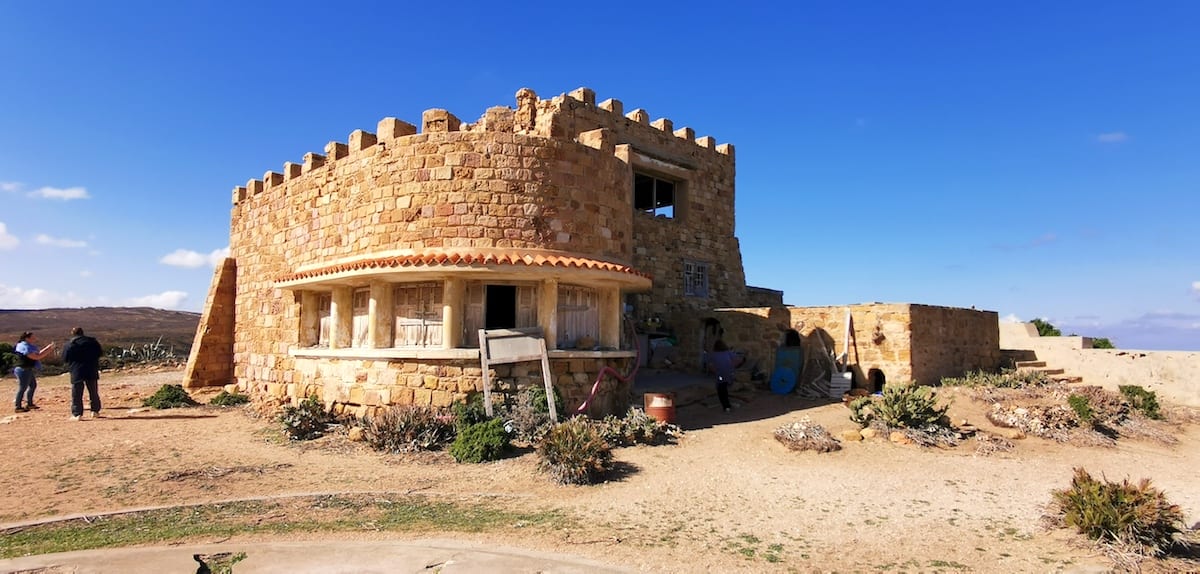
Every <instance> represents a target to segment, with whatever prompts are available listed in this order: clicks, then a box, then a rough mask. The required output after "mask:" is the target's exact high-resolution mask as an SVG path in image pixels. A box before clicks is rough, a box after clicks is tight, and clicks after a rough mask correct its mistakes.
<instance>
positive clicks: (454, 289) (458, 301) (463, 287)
mask: <svg viewBox="0 0 1200 574" xmlns="http://www.w3.org/2000/svg"><path fill="white" fill-rule="evenodd" d="M466 298H467V282H466V281H463V280H462V279H458V278H450V279H446V280H445V281H443V282H442V348H443V349H454V348H457V347H458V346H459V345H461V344H462V340H463V339H462V336H463V332H462V331H463V315H464V314H465V313H466V308H465V307H466Z"/></svg>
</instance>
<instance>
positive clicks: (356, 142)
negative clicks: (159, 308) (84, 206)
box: [232, 87, 733, 204]
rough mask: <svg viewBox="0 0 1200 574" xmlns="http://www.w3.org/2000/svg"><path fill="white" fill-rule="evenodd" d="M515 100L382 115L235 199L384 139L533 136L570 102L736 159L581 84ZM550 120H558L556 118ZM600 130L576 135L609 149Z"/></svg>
mask: <svg viewBox="0 0 1200 574" xmlns="http://www.w3.org/2000/svg"><path fill="white" fill-rule="evenodd" d="M516 100H517V108H516V109H515V110H514V109H512V108H507V107H504V106H496V107H492V108H488V110H487V111H486V112H485V113H484V115H483V116H482V117H481V118H480V120H479V121H478V122H476V123H475V124H464V123H463V122H462V121H461V120H460V119H459V118H458V117H457V116H455V115H454V114H452V113H450V112H448V111H446V110H443V109H438V108H434V109H429V110H425V111H424V112H423V113H422V114H421V127H420V129H419V130H418V128H417V126H414V125H413V124H410V123H408V122H404V121H401V120H398V119H396V118H393V117H387V118H383V119H382V120H380V121H379V124H378V125H377V127H376V133H371V132H368V131H365V130H355V131H354V132H352V133H351V134H350V136H349V138H347V139H348V141H347V143H341V142H336V141H331V142H329V143H328V144H326V146H325V149H324V152H325V153H324V155H322V154H319V153H315V152H309V153H306V154H304V161H303V163H301V164H296V163H292V162H285V163H284V164H283V173H278V172H275V171H268V172H267V173H266V174H264V175H263V179H262V180H250V182H248V183H247V184H246V186H245V187H235V188H234V191H233V194H232V195H233V198H232V199H233V203H234V204H237V203H240V202H241V201H244V200H245V199H247V198H249V197H251V196H254V195H256V194H259V193H262V192H263V190H265V189H271V188H275V187H279V186H282V185H283V184H284V183H285V182H288V181H291V180H293V179H297V178H300V177H302V176H303V175H304V174H307V173H309V172H312V171H314V170H317V169H320V168H322V167H324V166H325V165H326V164H327V163H329V162H334V161H337V160H339V159H342V158H345V157H348V156H349V155H351V154H354V153H358V152H362V151H365V150H367V149H368V148H370V147H372V146H375V145H378V144H380V143H386V142H391V141H393V140H396V139H399V138H402V137H405V136H411V135H416V134H417V133H418V131H419V132H420V133H445V132H456V131H462V130H468V131H487V132H507V133H529V134H532V133H534V132H537V131H539V130H538V129H537V128H538V116H539V114H540V113H542V112H550V113H551V114H553V110H554V108H556V107H562V105H563V104H564V103H565V102H567V100H570V101H571V102H573V105H583V106H587V107H590V108H592V109H595V110H600V111H604V112H607V113H609V114H612V115H613V116H615V117H621V118H623V119H624V120H625V121H629V122H632V123H635V124H641V125H644V126H646V127H647V128H650V129H654V130H657V131H660V132H663V133H667V134H672V135H674V136H675V137H676V138H679V139H681V140H687V141H691V142H693V143H694V144H695V145H697V146H698V147H700V148H703V149H709V150H713V151H715V152H717V153H719V154H722V155H726V156H729V157H730V158H731V159H732V158H733V145H732V144H728V143H725V144H719V145H718V144H717V143H716V140H715V139H714V138H712V137H711V136H703V137H699V138H697V137H696V135H695V131H693V130H692V129H691V128H688V127H684V128H679V129H674V122H672V121H671V120H670V119H668V118H659V119H657V120H654V121H653V122H651V121H650V115H649V114H648V113H647V112H646V110H644V109H641V108H637V109H634V110H633V111H631V112H629V113H628V114H625V113H624V109H625V106H624V104H623V103H622V102H621V100H617V99H614V98H609V99H607V100H604V101H603V102H600V103H599V104H597V103H596V92H595V91H594V90H592V89H591V88H586V87H580V88H576V89H575V90H572V91H571V92H568V93H566V94H562V95H559V96H557V97H555V98H552V99H550V100H542V99H540V98H538V95H537V93H535V92H534V91H533V90H531V89H529V88H521V89H520V90H518V91H517V94H516ZM548 117H549V116H548ZM550 119H551V120H553V118H552V117H550ZM546 125H547V126H550V129H549V131H550V133H551V134H553V133H556V130H557V129H558V128H557V127H553V121H551V122H550V123H548V124H546ZM590 132H596V133H590ZM599 133H600V132H599V131H598V130H588V131H585V132H581V133H578V134H576V138H575V139H576V140H577V141H579V142H581V143H584V145H588V146H589V147H596V148H597V149H609V148H610V147H612V146H613V145H615V143H614V142H615V139H614V135H613V134H612V132H611V131H608V132H605V133H604V134H603V135H598V134H599Z"/></svg>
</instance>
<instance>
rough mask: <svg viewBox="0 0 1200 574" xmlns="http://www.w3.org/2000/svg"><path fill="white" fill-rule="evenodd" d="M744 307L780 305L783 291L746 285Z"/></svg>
mask: <svg viewBox="0 0 1200 574" xmlns="http://www.w3.org/2000/svg"><path fill="white" fill-rule="evenodd" d="M743 306H744V307H782V306H783V291H777V290H775V289H767V288H765V287H751V286H749V285H747V286H746V302H745V304H744V305H743Z"/></svg>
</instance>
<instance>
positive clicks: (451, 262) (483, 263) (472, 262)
mask: <svg viewBox="0 0 1200 574" xmlns="http://www.w3.org/2000/svg"><path fill="white" fill-rule="evenodd" d="M490 265H524V266H528V267H558V268H563V269H580V270H594V271H611V272H614V273H626V274H629V275H633V276H636V277H644V278H646V279H650V278H651V277H650V275H649V274H646V273H643V272H641V271H638V270H636V269H634V268H633V267H630V266H628V265H622V264H620V263H613V262H610V261H601V260H599V259H591V258H587V257H577V256H573V255H558V254H553V253H551V254H547V253H539V252H530V251H524V252H522V251H503V252H496V253H488V252H465V253H459V252H452V253H442V252H439V253H414V254H408V255H394V256H388V257H375V258H369V259H361V260H357V261H350V262H346V263H338V264H334V265H327V266H324V267H318V268H315V269H309V270H305V271H297V272H295V273H292V274H290V275H286V276H283V277H280V278H279V279H278V282H279V283H287V282H291V281H303V280H305V279H314V278H317V277H322V276H325V275H337V274H342V273H350V272H354V271H364V270H371V269H378V270H380V271H384V270H387V269H399V268H420V267H426V268H433V267H487V266H490Z"/></svg>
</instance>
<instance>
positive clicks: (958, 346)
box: [909, 305, 1000, 385]
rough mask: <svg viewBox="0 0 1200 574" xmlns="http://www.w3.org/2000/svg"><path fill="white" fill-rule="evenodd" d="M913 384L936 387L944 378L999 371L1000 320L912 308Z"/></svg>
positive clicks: (957, 310)
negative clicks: (981, 371) (975, 372)
mask: <svg viewBox="0 0 1200 574" xmlns="http://www.w3.org/2000/svg"><path fill="white" fill-rule="evenodd" d="M909 309H910V312H911V313H912V363H913V380H915V381H917V382H918V383H921V384H924V385H935V384H938V383H939V382H941V380H942V378H943V377H959V376H962V375H963V374H966V373H968V372H971V371H978V370H985V371H995V370H997V369H999V368H1000V329H999V327H998V323H997V322H998V321H999V316H998V315H997V314H996V312H994V311H977V310H975V309H960V308H953V307H936V306H931V305H910V306H909Z"/></svg>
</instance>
